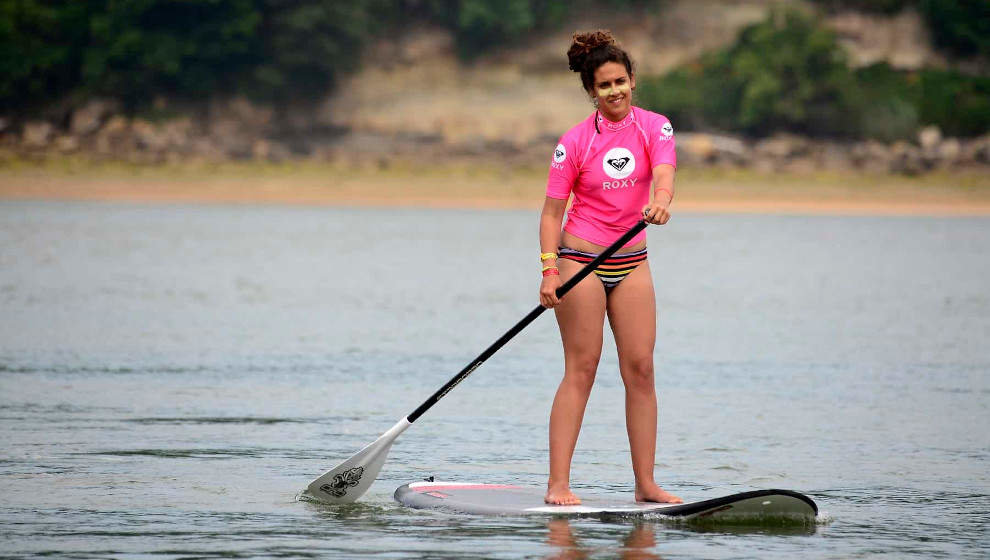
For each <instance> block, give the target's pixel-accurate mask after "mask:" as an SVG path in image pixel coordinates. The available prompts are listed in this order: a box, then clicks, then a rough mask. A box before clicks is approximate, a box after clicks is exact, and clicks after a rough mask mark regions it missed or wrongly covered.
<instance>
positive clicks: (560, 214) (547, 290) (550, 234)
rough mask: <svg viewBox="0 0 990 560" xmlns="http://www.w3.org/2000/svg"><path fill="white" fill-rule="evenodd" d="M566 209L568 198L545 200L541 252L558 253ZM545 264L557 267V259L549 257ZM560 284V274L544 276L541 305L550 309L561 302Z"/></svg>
mask: <svg viewBox="0 0 990 560" xmlns="http://www.w3.org/2000/svg"><path fill="white" fill-rule="evenodd" d="M566 209H567V199H564V198H552V197H549V196H548V197H547V198H546V200H545V201H544V202H543V212H541V213H540V253H556V252H557V249H558V248H559V247H560V225H561V224H562V223H563V221H564V210H566ZM543 266H544V267H546V266H552V267H556V266H557V259H555V258H550V259H547V260H545V261H543ZM541 268H542V267H541ZM560 284H561V281H560V275H559V274H552V275H550V276H544V277H543V281H542V282H541V283H540V305H542V306H543V307H546V308H548V309H549V308H551V307H553V306H555V305H557V303H559V301H560V300H558V299H557V288H559V287H560Z"/></svg>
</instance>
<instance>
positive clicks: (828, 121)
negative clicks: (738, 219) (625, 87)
mask: <svg viewBox="0 0 990 560" xmlns="http://www.w3.org/2000/svg"><path fill="white" fill-rule="evenodd" d="M638 91H639V94H640V102H641V103H642V104H643V105H644V106H646V107H649V108H652V109H654V110H657V111H660V112H663V113H664V114H665V115H667V116H669V117H670V118H671V120H673V121H674V122H675V123H676V124H677V126H678V128H680V129H688V130H690V129H699V128H715V129H721V130H726V131H734V132H743V133H746V134H750V135H756V136H764V135H769V134H773V133H775V132H794V133H799V134H807V135H810V136H818V137H857V138H861V137H866V138H876V139H879V140H883V141H892V140H897V139H903V138H909V137H911V136H913V135H914V134H915V132H916V131H917V129H918V127H919V126H921V125H926V124H935V125H938V126H939V127H940V128H941V129H942V130H943V131H944V132H946V133H948V134H952V135H960V136H972V135H978V134H982V133H985V132H986V131H987V130H990V77H984V76H968V75H964V74H961V73H959V72H955V71H947V70H922V71H917V72H902V71H897V70H894V69H892V68H891V67H890V66H888V65H886V64H877V65H874V66H870V67H867V68H863V69H859V70H851V69H849V67H848V66H847V64H846V56H845V53H844V52H843V50H842V49H841V47H840V46H839V45H838V42H837V40H836V38H835V36H834V34H833V33H831V32H830V31H829V30H827V29H826V28H824V27H822V26H820V25H819V24H818V22H817V21H816V20H815V19H814V17H813V16H811V15H807V14H803V13H801V12H797V11H775V12H774V13H772V14H771V16H770V17H769V18H767V19H766V20H765V21H763V22H760V23H758V24H755V25H752V26H750V27H747V28H746V29H745V30H743V31H742V33H741V34H740V36H739V38H738V40H737V41H736V43H735V44H733V45H732V46H730V47H729V48H727V49H724V50H721V51H718V52H714V53H709V54H708V55H706V56H704V57H702V58H701V60H699V61H698V62H696V63H693V64H689V65H686V66H684V67H681V68H678V69H676V70H674V71H673V72H671V73H669V74H667V75H666V76H662V77H659V78H649V77H645V78H644V77H641V78H640V80H639V89H638Z"/></svg>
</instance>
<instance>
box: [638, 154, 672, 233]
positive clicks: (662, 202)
mask: <svg viewBox="0 0 990 560" xmlns="http://www.w3.org/2000/svg"><path fill="white" fill-rule="evenodd" d="M672 200H674V166H673V165H669V164H666V163H662V164H660V165H658V166H656V167H654V168H653V188H652V189H651V192H650V203H649V204H647V205H646V207H645V208H643V219H644V220H646V221H647V222H649V223H651V224H666V223H667V221H668V220H670V210H669V207H670V203H671V201H672Z"/></svg>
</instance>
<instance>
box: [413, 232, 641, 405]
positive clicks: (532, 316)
mask: <svg viewBox="0 0 990 560" xmlns="http://www.w3.org/2000/svg"><path fill="white" fill-rule="evenodd" d="M646 225H647V224H646V222H645V221H643V220H640V221H639V222H637V223H636V225H634V226H633V227H632V228H630V229H629V231H627V232H626V233H624V234H622V237H620V238H619V239H617V240H616V241H615V243H612V244H611V245H609V246H608V248H606V249H605V250H604V251H602V252H601V254H599V255H598V256H597V257H595V259H594V260H592V261H591V262H590V263H588V264H586V265H584V267H583V268H582V269H581V270H579V271H578V273H577V274H575V275H574V276H572V277H570V278H569V279H568V280H567V282H564V283H563V284H562V285H561V286H560V287H559V288H557V291H556V294H557V297H558V298H561V297H564V294H566V293H567V292H569V291H570V290H571V288H573V287H574V286H577V284H578V282H580V281H581V280H584V278H585V277H586V276H588V275H589V274H591V273H592V271H594V270H595V269H596V268H598V265H600V264H601V263H602V262H604V261H605V259H607V258H609V257H611V256H612V255H614V254H615V252H616V251H618V250H619V249H621V248H622V247H623V246H624V245H626V244H627V243H629V241H631V240H632V238H633V237H636V235H637V234H638V233H639V232H641V231H643V229H644V228H646ZM544 311H546V308H545V307H543V306H542V305H537V306H536V308H535V309H533V310H532V311H530V312H529V313H528V314H527V315H526V316H525V317H523V318H522V319H521V320H520V321H519V322H518V323H516V324H515V325H513V326H512V328H511V329H509V330H508V331H506V333H505V334H503V335H502V336H500V337H499V339H498V340H496V341H495V342H493V343H492V345H491V346H489V347H488V348H486V349H485V350H484V352H482V353H481V354H478V357H477V358H475V359H474V360H473V361H472V362H471V363H469V364H468V365H467V366H465V367H464V369H462V370H461V371H459V372H458V373H457V375H455V376H454V377H451V378H450V380H449V381H447V382H446V383H444V385H443V387H440V389H438V390H437V392H435V393H433V394H432V395H430V398H428V399H426V400H425V401H423V404H421V405H419V407H418V408H416V410H414V411H413V412H412V414H410V415H409V416H406V420H408V421H409V422H410V423H412V422H415V421H416V419H418V418H419V417H420V416H422V415H423V413H424V412H426V411H427V410H429V409H430V407H432V406H433V405H435V404H437V402H439V401H440V399H442V398H444V397H445V396H446V395H447V393H449V392H450V391H451V390H452V389H453V388H454V387H456V386H457V385H458V384H459V383H460V382H461V381H464V380H465V379H467V377H468V376H469V375H471V374H472V373H474V370H476V369H478V368H479V367H480V366H481V364H483V363H485V360H487V359H488V358H490V357H491V356H492V354H494V353H495V352H498V350H499V349H500V348H502V347H503V346H505V344H506V343H507V342H509V341H510V340H512V338H513V337H514V336H516V335H517V334H519V332H520V331H522V330H523V329H524V328H526V327H527V326H528V325H529V324H530V323H532V322H533V321H535V320H536V318H537V317H539V316H540V315H541V314H542V313H543V312H544Z"/></svg>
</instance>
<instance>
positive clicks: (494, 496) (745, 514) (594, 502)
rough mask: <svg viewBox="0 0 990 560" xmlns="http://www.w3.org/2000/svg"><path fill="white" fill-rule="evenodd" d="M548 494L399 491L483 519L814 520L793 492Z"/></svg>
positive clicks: (454, 488)
mask: <svg viewBox="0 0 990 560" xmlns="http://www.w3.org/2000/svg"><path fill="white" fill-rule="evenodd" d="M544 494H545V491H544V490H542V489H539V488H533V487H525V486H516V485H512V484H469V483H463V482H412V483H409V484H406V485H403V486H400V487H399V488H397V489H396V490H395V499H396V501H398V502H399V503H401V504H403V505H406V506H409V507H413V508H418V509H436V510H441V511H446V512H450V513H473V514H479V515H576V516H582V515H584V516H589V515H590V516H594V515H609V514H614V515H643V514H658V515H664V516H670V517H676V518H679V519H685V520H689V519H699V520H700V519H704V520H712V521H745V520H753V521H758V520H761V519H767V520H769V519H781V520H791V521H804V522H810V521H814V519H815V516H816V515H818V506H817V505H815V502H814V501H813V500H812V499H811V498H809V497H807V496H805V495H804V494H800V493H798V492H794V491H792V490H755V491H752V492H742V493H739V494H733V495H731V496H724V497H721V498H713V499H710V500H703V501H700V502H693V503H689V504H656V503H649V502H634V501H631V500H628V499H625V500H624V499H622V498H621V497H619V496H605V495H595V494H587V495H583V496H582V497H581V504H580V505H576V506H557V505H549V504H546V503H544V501H543V496H544Z"/></svg>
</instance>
